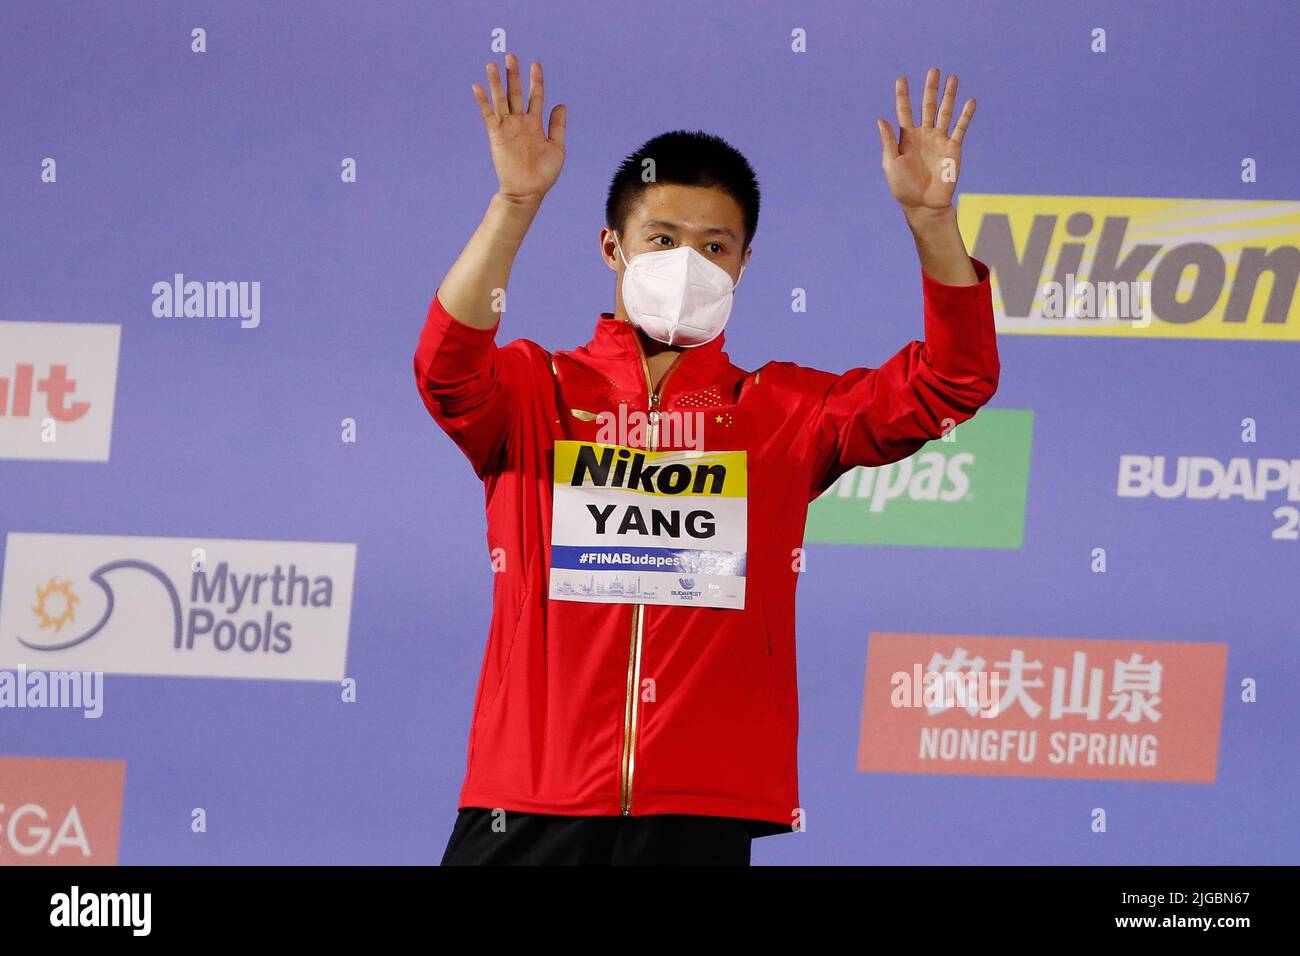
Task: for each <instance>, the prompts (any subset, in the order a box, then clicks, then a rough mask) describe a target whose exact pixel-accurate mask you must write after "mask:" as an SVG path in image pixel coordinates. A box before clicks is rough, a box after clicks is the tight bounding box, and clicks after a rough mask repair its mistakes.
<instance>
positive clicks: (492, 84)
mask: <svg viewBox="0 0 1300 956" xmlns="http://www.w3.org/2000/svg"><path fill="white" fill-rule="evenodd" d="M487 75H488V87H489V88H490V89H491V90H492V109H493V110H494V111H495V112H496V114H497V119H501V118H502V117H503V116H506V115H508V114H509V113H510V109H509V107H508V105H507V103H506V93H505V90H503V89H501V71H500V70H499V69H497V65H496V64H495V63H489V64H488V65H487Z"/></svg>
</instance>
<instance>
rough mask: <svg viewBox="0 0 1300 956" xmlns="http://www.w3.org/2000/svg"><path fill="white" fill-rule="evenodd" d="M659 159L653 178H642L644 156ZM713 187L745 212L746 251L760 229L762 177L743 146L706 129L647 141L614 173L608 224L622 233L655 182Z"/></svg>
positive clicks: (655, 164)
mask: <svg viewBox="0 0 1300 956" xmlns="http://www.w3.org/2000/svg"><path fill="white" fill-rule="evenodd" d="M647 159H652V160H654V180H653V181H652V182H645V181H644V180H643V179H642V178H641V176H642V170H643V168H644V163H645V160H647ZM665 183H673V184H676V185H678V186H714V187H717V188H719V189H722V190H725V191H726V192H727V193H729V194H730V195H731V197H732V198H733V199H735V200H736V202H737V203H739V204H740V208H741V209H742V210H743V211H744V215H745V246H744V248H745V249H748V248H749V243H750V242H751V241H752V240H753V238H754V233H755V232H756V231H757V229H758V198H759V197H758V178H757V177H756V176H755V175H754V168H753V167H752V166H750V165H749V160H747V159H746V158H745V157H744V155H743V154H741V152H740V150H738V149H736V148H735V147H734V146H732V145H731V144H730V143H728V142H727V141H726V140H724V139H722V137H720V136H714V135H713V134H712V133H706V132H704V131H702V130H695V131H693V132H691V131H687V130H681V129H679V130H673V131H672V132H669V133H660V134H659V135H658V136H656V137H655V138H654V139H651V140H647V141H646V142H645V143H643V144H642V145H641V146H640V147H638V148H637V149H636V150H635V151H634V152H632V153H631V154H629V155H628V157H627V158H626V159H625V160H623V162H622V164H621V165H620V166H619V167H618V171H617V172H616V173H614V179H613V181H612V182H611V183H610V184H609V198H608V199H606V200H605V225H606V226H608V227H609V228H610V229H616V230H618V232H619V235H620V236H621V235H622V233H623V223H624V222H626V221H627V217H628V216H629V215H631V214H632V210H633V208H634V207H635V206H636V204H637V202H639V201H640V199H641V194H642V193H644V192H645V191H646V190H647V189H649V188H650V187H651V186H662V185H664V184H665ZM741 251H742V252H743V251H744V250H743V249H742V250H741Z"/></svg>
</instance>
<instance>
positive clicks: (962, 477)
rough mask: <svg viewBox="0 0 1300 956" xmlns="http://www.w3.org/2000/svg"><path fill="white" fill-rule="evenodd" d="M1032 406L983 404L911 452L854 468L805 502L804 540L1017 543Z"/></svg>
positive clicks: (996, 545)
mask: <svg viewBox="0 0 1300 956" xmlns="http://www.w3.org/2000/svg"><path fill="white" fill-rule="evenodd" d="M1033 431H1034V413H1033V412H1032V411H1008V410H1003V409H985V410H984V411H981V412H979V413H978V414H977V415H976V416H975V417H974V418H972V419H971V420H970V421H968V422H966V423H964V424H962V425H958V426H957V427H956V428H954V429H953V431H952V433H951V437H953V438H954V439H955V440H953V441H942V440H937V441H932V442H930V443H929V444H927V445H926V446H925V447H924V448H922V449H921V450H920V451H918V452H917V453H916V454H915V455H913V456H912V457H911V458H906V459H904V460H903V461H896V462H894V463H892V464H889V465H883V466H881V467H879V468H854V469H852V470H851V471H849V472H847V473H845V474H844V475H842V476H841V477H840V478H839V480H838V481H836V482H835V484H833V485H831V487H830V488H828V489H826V491H825V493H824V494H822V495H821V497H819V498H818V499H817V500H816V501H814V502H813V503H812V504H811V505H810V506H809V509H808V526H807V531H806V534H805V540H807V541H809V542H823V543H830V544H902V545H914V546H917V547H925V548H1019V547H1020V546H1021V544H1022V542H1023V540H1024V531H1025V496H1026V493H1027V491H1028V485H1029V450H1030V445H1031V443H1032V440H1033Z"/></svg>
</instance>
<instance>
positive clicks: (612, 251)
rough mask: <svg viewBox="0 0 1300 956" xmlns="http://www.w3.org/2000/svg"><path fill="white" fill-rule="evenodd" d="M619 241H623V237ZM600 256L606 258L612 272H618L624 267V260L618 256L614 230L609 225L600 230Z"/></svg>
mask: <svg viewBox="0 0 1300 956" xmlns="http://www.w3.org/2000/svg"><path fill="white" fill-rule="evenodd" d="M619 242H622V237H620V238H619ZM625 254H626V253H625ZM600 257H601V258H602V259H604V260H605V265H607V266H609V268H610V271H611V272H618V271H619V270H620V269H621V268H622V267H623V260H622V259H620V258H619V257H618V246H616V245H615V243H614V230H613V229H610V228H609V226H603V227H601V230H600Z"/></svg>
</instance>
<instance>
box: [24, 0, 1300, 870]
mask: <svg viewBox="0 0 1300 956" xmlns="http://www.w3.org/2000/svg"><path fill="white" fill-rule="evenodd" d="M1086 6H1087V9H1085V7H1084V6H1082V5H1077V4H1040V5H1024V4H1019V3H1016V4H1011V3H986V4H957V3H944V4H941V5H939V6H938V7H935V6H933V5H931V6H927V7H925V8H924V9H922V8H915V9H912V8H908V7H907V6H906V5H902V6H900V5H898V4H889V5H884V4H879V5H877V4H847V3H843V4H824V3H813V4H797V5H796V4H787V5H775V4H765V3H764V4H752V3H746V4H740V3H735V4H713V5H706V6H703V7H702V6H700V5H698V4H685V3H675V2H668V3H661V4H656V5H653V6H651V7H645V8H637V10H635V11H634V10H633V9H632V8H620V7H611V6H610V5H608V4H593V3H566V4H562V5H560V4H557V5H555V8H554V9H552V10H543V9H541V8H540V6H539V5H535V4H522V3H520V4H511V3H496V4H488V5H484V4H482V3H475V4H470V3H438V4H417V3H401V4H383V5H364V4H360V5H359V4H350V3H336V2H330V3H298V2H293V3H280V4H275V5H272V6H267V5H263V4H252V3H235V4H221V5H209V4H195V5H176V4H169V5H157V4H147V3H122V4H113V5H107V6H105V5H86V4H64V3H53V4H51V3H39V4H38V3H23V2H17V3H10V4H7V5H6V10H5V14H4V29H3V30H0V45H3V56H0V85H2V86H3V88H4V89H5V90H6V96H5V99H4V127H5V130H6V144H7V146H6V149H5V150H4V151H3V155H0V192H2V193H3V206H4V211H5V215H4V216H3V218H0V229H2V230H3V237H2V238H3V243H2V249H3V253H2V256H3V258H2V259H0V264H2V265H3V279H4V281H3V283H0V459H3V460H0V531H3V532H5V535H4V536H2V537H0V547H3V559H4V578H3V591H2V592H0V674H2V675H3V676H0V702H3V703H4V704H5V706H4V707H3V708H0V755H3V756H0V864H14V863H40V862H81V861H83V860H86V859H90V860H92V861H93V862H104V863H113V862H117V863H122V864H146V863H240V862H253V863H363V862H364V863H377V862H391V863H421V862H436V860H437V859H438V858H439V856H440V854H441V852H442V849H443V847H444V845H445V842H446V838H447V835H448V832H449V828H450V826H451V823H452V820H453V817H454V814H455V801H456V796H457V792H458V789H459V786H460V783H461V779H462V774H463V771H464V768H465V756H466V738H467V732H468V725H469V718H470V710H471V704H472V700H473V692H474V687H475V681H476V679H477V675H478V668H479V663H480V660H481V655H482V652H483V646H484V640H485V636H486V631H487V623H488V607H489V598H490V594H491V588H492V574H491V559H490V556H489V555H488V553H487V547H486V541H485V536H484V519H483V515H482V500H483V495H482V489H481V485H480V484H479V483H478V482H477V481H476V479H475V478H474V476H473V474H472V472H471V470H470V468H469V466H468V464H467V463H466V461H465V460H464V459H463V458H462V456H461V453H460V452H459V451H458V450H457V449H456V448H455V446H454V445H453V444H452V442H451V441H450V440H449V439H448V438H447V437H446V436H444V435H443V434H442V433H441V432H440V431H439V430H438V428H437V427H436V426H435V424H434V423H433V422H432V421H431V420H430V419H429V417H428V416H427V414H426V412H425V410H424V408H423V406H422V405H421V402H420V399H419V397H418V395H417V392H416V388H415V384H414V380H413V376H412V368H411V358H412V353H413V350H414V347H415V343H416V339H417V336H418V333H419V329H420V326H421V324H422V322H423V319H424V315H425V311H426V309H427V306H428V303H429V300H430V298H431V296H432V294H433V291H434V287H435V284H436V282H437V281H438V279H439V278H440V277H441V275H442V274H443V272H444V270H445V269H446V268H447V266H448V265H449V264H450V262H451V261H452V259H453V258H454V257H455V255H456V254H457V252H458V250H459V249H460V247H461V245H462V244H463V242H464V241H465V239H466V238H467V237H468V235H469V233H470V231H471V230H472V229H473V228H474V226H475V224H476V223H477V221H478V219H479V217H480V216H481V214H482V212H483V210H484V208H485V204H486V202H487V200H488V197H489V195H490V194H491V192H492V190H493V189H494V187H495V180H494V178H493V174H492V169H491V165H490V162H489V158H488V153H487V147H486V141H485V137H484V135H483V132H482V128H481V120H480V118H479V115H478V112H477V109H476V108H475V105H474V102H473V99H472V97H471V95H470V91H469V85H470V83H472V82H482V81H483V64H484V63H485V62H487V60H488V59H489V58H495V59H496V60H497V62H498V63H500V62H502V60H503V53H502V52H501V51H502V50H509V51H513V52H517V53H518V54H519V55H520V56H521V57H522V58H523V60H524V61H525V63H526V62H527V61H528V60H530V59H534V58H536V59H540V60H541V61H542V62H543V64H544V65H545V67H546V71H547V80H548V94H549V97H548V98H549V102H550V103H551V104H554V103H557V102H561V101H563V102H564V103H566V104H567V105H568V108H569V133H568V160H567V164H566V167H565V170H564V173H563V175H562V176H561V178H560V181H559V184H558V185H557V187H556V188H555V190H554V191H553V193H552V194H551V195H550V196H549V197H548V198H547V200H546V203H545V205H544V208H543V209H542V212H541V214H540V216H539V217H538V219H537V221H536V224H535V226H534V227H533V230H532V232H531V234H530V235H529V237H528V240H527V243H526V245H525V247H524V249H523V252H522V254H521V255H520V257H519V260H518V262H517V265H516V267H515V271H514V274H513V276H512V280H511V286H510V299H509V307H508V312H507V314H506V316H505V319H504V323H505V329H504V330H503V332H502V335H501V340H502V341H503V342H504V341H508V340H509V339H511V338H514V337H517V336H524V337H528V338H532V339H534V340H535V341H537V342H539V343H541V344H542V345H543V346H544V347H546V348H548V349H557V348H565V347H572V346H574V345H576V344H579V343H581V342H584V341H586V339H587V338H588V336H589V335H590V332H591V329H592V326H593V324H594V322H595V320H596V317H597V314H598V313H599V312H600V311H602V310H608V309H611V308H612V307H613V292H614V287H613V275H612V274H611V273H610V272H609V271H608V270H607V269H606V268H605V267H604V265H603V264H602V263H601V262H600V260H599V258H598V254H597V248H596V239H597V233H598V230H599V229H600V227H601V225H602V210H603V202H604V198H605V189H606V187H607V184H608V181H609V178H610V176H611V175H612V173H613V170H614V168H615V166H616V165H617V163H618V162H619V161H620V160H621V158H622V157H623V156H624V155H625V154H626V153H628V152H629V151H631V150H632V149H633V148H634V147H636V146H637V145H638V144H639V143H641V142H642V141H644V140H646V139H648V138H649V137H651V136H653V135H654V134H657V133H660V132H662V131H665V130H668V129H674V128H688V129H695V128H702V129H706V130H710V131H713V132H716V133H718V134H720V135H722V136H724V137H726V138H727V139H728V140H730V141H731V142H732V143H734V144H735V145H736V146H737V147H739V148H740V149H741V150H743V151H744V152H745V153H746V154H747V155H748V156H749V157H750V159H751V161H752V162H753V163H754V165H755V167H756V169H757V172H758V175H759V178H760V180H761V183H762V187H763V207H762V216H761V220H760V225H759V229H758V234H757V237H756V239H755V251H754V257H753V260H752V262H751V265H750V268H749V269H748V270H747V273H746V280H745V282H744V284H743V285H742V286H741V288H740V290H739V293H738V298H737V302H736V305H735V309H734V312H733V316H732V321H731V324H730V326H729V327H728V332H727V337H728V343H729V346H728V348H729V351H730V353H731V356H732V358H733V360H734V361H735V362H736V363H737V364H739V365H742V366H744V367H746V368H754V367H756V366H758V365H760V364H762V363H763V362H765V361H767V360H768V359H772V358H778V359H786V360H792V361H796V362H799V363H801V364H804V365H811V366H816V367H820V368H825V369H830V370H834V371H837V372H838V371H844V370H845V369H847V368H849V367H852V366H858V365H867V366H874V365H877V364H879V363H880V362H883V361H884V360H885V359H886V358H888V357H889V356H890V355H892V354H893V353H894V352H895V351H896V350H897V349H898V348H899V347H901V346H902V345H903V344H904V343H906V342H907V341H908V340H910V339H913V338H916V337H918V336H920V334H921V329H922V326H921V312H920V281H919V280H920V277H919V273H918V267H917V263H916V259H915V254H914V252H913V250H912V248H911V246H910V241H909V237H908V235H907V232H906V230H905V227H904V224H903V221H902V218H901V215H900V214H899V212H898V210H897V209H896V208H895V207H894V205H893V203H892V200H891V199H890V198H889V195H888V192H887V189H886V187H885V185H884V183H883V180H882V177H881V174H880V171H879V144H878V138H877V134H876V130H875V127H874V120H875V118H876V117H877V116H886V117H891V118H892V108H893V96H892V89H893V87H892V83H893V79H894V77H895V76H896V75H898V74H899V73H900V72H906V73H907V74H908V76H909V77H910V78H911V80H912V85H913V89H914V90H919V89H920V86H921V79H922V77H923V74H924V71H925V69H926V68H928V67H930V66H933V65H938V66H940V67H941V68H942V69H944V70H945V72H947V71H952V72H956V73H958V74H959V75H960V77H961V86H962V93H963V94H964V95H971V96H975V97H977V99H978V101H979V110H978V113H977V114H976V117H975V121H974V123H973V125H972V128H971V131H970V134H969V135H968V137H967V139H966V144H967V145H966V157H965V168H964V169H963V172H962V179H961V184H960V191H961V194H962V200H961V206H960V210H959V211H960V216H961V225H962V228H963V232H964V234H965V236H966V239H967V242H968V243H969V244H970V245H971V246H972V248H973V249H974V250H975V252H976V254H977V255H978V256H979V257H980V258H981V259H983V260H984V261H986V262H988V263H989V264H990V265H991V266H992V267H993V269H994V278H995V280H996V281H995V288H996V292H995V296H996V303H997V308H998V312H999V328H1000V331H1001V333H1003V334H1001V335H1000V336H999V346H1000V349H1001V354H1002V362H1003V375H1002V383H1001V388H1000V391H999V392H998V395H997V397H996V398H995V399H994V401H993V403H992V404H991V406H990V407H989V408H988V409H987V410H985V411H982V412H981V413H980V414H979V416H978V417H977V419H975V421H973V422H972V423H970V424H969V425H966V426H962V427H961V428H959V429H958V430H957V432H956V433H955V434H954V435H953V436H951V438H952V439H953V440H951V441H947V442H935V443H933V444H932V445H931V446H929V447H928V448H927V449H925V450H923V451H922V452H921V453H919V454H918V455H917V456H914V458H913V459H911V460H909V461H906V462H902V463H898V464H896V465H893V466H889V467H888V468H883V469H879V470H878V471H875V472H862V471H860V472H855V473H851V474H849V475H847V476H845V477H844V478H843V479H841V481H840V482H838V483H837V484H836V486H834V487H833V488H831V489H830V490H829V491H828V492H827V494H826V496H825V497H824V498H823V499H822V500H820V501H819V502H817V504H816V505H815V506H814V508H813V510H812V515H811V517H810V520H809V535H808V539H809V545H808V552H807V555H806V571H805V573H804V575H803V577H802V579H801V587H800V598H799V602H800V603H799V618H798V626H799V633H798V640H799V663H800V678H799V679H800V692H801V703H802V708H801V723H800V730H801V737H800V757H801V769H802V773H801V781H800V782H801V797H802V802H803V805H804V810H805V813H806V821H807V829H806V832H803V833H798V834H794V835H788V836H779V837H774V838H766V839H763V840H760V841H758V843H757V844H756V846H755V854H754V859H755V861H756V862H761V863H793V862H801V863H802V862H834V863H853V862H870V863H962V864H972V863H999V864H1012V863H1082V864H1100V863H1161V864H1178V863H1181V864H1206V863H1243V862H1251V863H1283V862H1288V863H1294V862H1296V861H1297V842H1298V840H1300V826H1298V825H1297V822H1296V817H1295V814H1294V812H1293V810H1294V793H1295V791H1296V789H1297V785H1300V771H1298V770H1297V768H1296V763H1295V760H1294V755H1295V748H1296V720H1295V691H1294V688H1295V687H1296V685H1297V683H1298V682H1300V667H1298V666H1297V662H1296V660H1297V659H1296V645H1297V641H1300V587H1298V586H1297V569H1300V540H1297V538H1298V535H1297V516H1298V512H1297V508H1300V377H1298V376H1297V375H1296V368H1297V362H1296V359H1297V341H1300V309H1298V308H1297V305H1296V298H1295V294H1294V293H1295V282H1296V275H1297V270H1298V269H1300V251H1298V249H1297V247H1298V246H1300V213H1298V212H1297V210H1300V205H1297V202H1298V201H1300V177H1298V176H1297V172H1296V160H1297V157H1298V156H1300V129H1298V128H1297V126H1296V124H1295V123H1294V122H1289V121H1288V120H1289V119H1293V118H1294V115H1295V107H1296V103H1297V92H1298V90H1297V87H1298V85H1300V80H1297V76H1296V73H1295V70H1294V37H1295V36H1296V35H1297V28H1300V16H1298V14H1297V10H1296V8H1295V7H1294V6H1293V5H1291V4H1284V3H1277V4H1264V3H1252V2H1241V0H1234V2H1232V3H1226V2H1225V3H1194V4H1189V5H1185V6H1182V7H1180V8H1179V10H1178V11H1177V15H1174V14H1173V11H1172V10H1170V9H1168V8H1166V7H1162V6H1157V5H1153V6H1151V7H1144V6H1141V5H1139V6H1137V7H1135V6H1134V5H1132V4H1125V3H1100V4H1089V5H1086ZM195 31H201V33H196V32H195ZM494 31H496V32H494ZM501 31H503V32H501ZM1099 31H1100V32H1099ZM494 38H495V40H496V42H497V43H498V52H493V49H492V44H493V42H494ZM1078 279H1085V280H1087V279H1091V280H1092V281H1115V282H1120V283H1125V284H1127V283H1138V285H1137V286H1133V287H1132V288H1135V289H1136V288H1139V287H1141V288H1142V289H1143V290H1144V298H1143V301H1144V302H1145V305H1144V306H1143V307H1142V309H1140V310H1139V311H1138V312H1135V313H1133V314H1131V315H1129V316H1128V317H1127V318H1124V317H1106V316H1100V315H1098V311H1099V310H1095V309H1094V310H1092V311H1090V310H1089V307H1088V305H1087V302H1086V300H1085V299H1084V298H1079V299H1077V300H1076V299H1074V298H1073V297H1071V298H1070V302H1071V303H1073V304H1075V305H1078V306H1079V307H1078V308H1073V307H1072V308H1071V309H1069V310H1068V312H1069V313H1070V314H1067V315H1065V316H1059V315H1058V316H1057V317H1053V313H1052V310H1051V302H1050V300H1049V297H1048V295H1047V294H1045V293H1044V291H1043V290H1044V287H1045V285H1046V284H1048V283H1051V282H1054V281H1055V282H1060V283H1062V284H1063V285H1064V284H1066V283H1069V284H1071V285H1072V284H1073V283H1075V281H1076V280H1078ZM190 282H199V283H204V284H205V285H204V287H203V288H204V289H205V290H207V289H208V288H210V287H209V286H207V285H206V284H207V283H229V284H230V285H223V286H219V287H218V286H213V287H211V288H213V289H215V290H217V292H218V293H219V294H218V295H214V297H213V300H214V301H215V300H216V299H220V300H221V301H223V302H228V303H229V305H230V308H229V309H227V310H225V314H206V313H209V312H211V313H219V312H221V310H220V309H218V308H216V307H215V306H208V304H207V303H206V302H205V304H204V309H203V310H202V311H203V312H204V313H205V314H204V315H187V314H186V313H187V311H191V310H188V309H187V307H186V306H185V301H186V294H185V292H186V285H185V284H186V283H190ZM1142 283H1147V284H1148V285H1145V286H1143V285H1142ZM1126 288H1127V285H1126ZM797 290H802V293H803V297H804V298H805V299H806V311H794V310H793V309H792V306H791V303H792V302H793V301H795V300H796V299H797V298H798V296H797ZM178 301H179V303H180V308H179V309H177V308H176V306H177V302H178ZM178 313H179V314H178ZM195 569H198V573H196V571H195ZM51 670H64V671H87V672H102V673H103V674H104V675H106V676H105V677H104V678H103V685H102V687H100V688H98V690H99V693H98V694H96V693H95V691H96V685H95V683H94V681H93V679H92V680H90V682H89V683H87V684H86V685H85V686H84V687H83V686H82V685H81V684H79V683H78V684H76V685H75V686H74V685H73V683H72V682H71V679H70V678H68V679H65V680H64V681H63V682H62V683H60V682H59V681H58V680H57V679H54V678H49V677H46V676H44V674H43V673H39V672H42V671H51ZM943 671H951V672H953V673H974V674H979V673H983V674H985V675H991V674H995V673H996V674H998V675H999V677H1000V679H1001V681H1002V684H1001V686H1002V687H1003V690H1004V691H1005V695H1004V696H1003V697H1001V698H1000V704H1001V706H1000V708H999V710H998V713H997V715H996V716H993V717H983V716H979V715H978V714H977V713H972V712H970V711H968V710H967V709H966V708H964V707H961V706H955V707H952V706H949V707H945V706H943V702H942V701H939V702H936V701H933V700H932V701H930V702H929V703H930V704H931V705H932V706H925V705H924V704H923V706H920V707H911V708H902V707H897V706H894V705H893V704H895V703H897V701H893V702H892V703H891V692H892V690H893V688H892V687H891V675H893V674H894V673H896V672H901V673H903V674H906V675H908V676H909V677H910V678H919V679H920V681H921V682H922V683H923V682H924V680H925V679H926V678H924V676H923V675H924V674H926V673H930V672H943ZM919 686H920V685H918V687H917V688H913V690H916V691H917V693H918V694H919ZM74 690H76V691H85V692H88V694H89V696H87V697H85V698H83V699H82V701H81V704H82V706H81V707H80V708H76V707H63V708H55V707H51V706H48V704H50V703H53V702H55V701H61V702H65V703H66V702H68V701H69V700H71V697H70V695H71V694H72V693H73V691H74ZM908 694H909V702H921V699H920V698H919V697H917V698H916V700H915V701H913V700H912V699H911V697H910V695H911V691H908ZM73 702H75V701H73ZM42 703H44V704H46V705H47V706H41V705H42ZM20 705H21V706H20ZM973 709H974V708H971V710H973ZM83 714H91V715H92V716H83ZM87 853H88V854H89V857H87V855H86V854H87Z"/></svg>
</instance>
